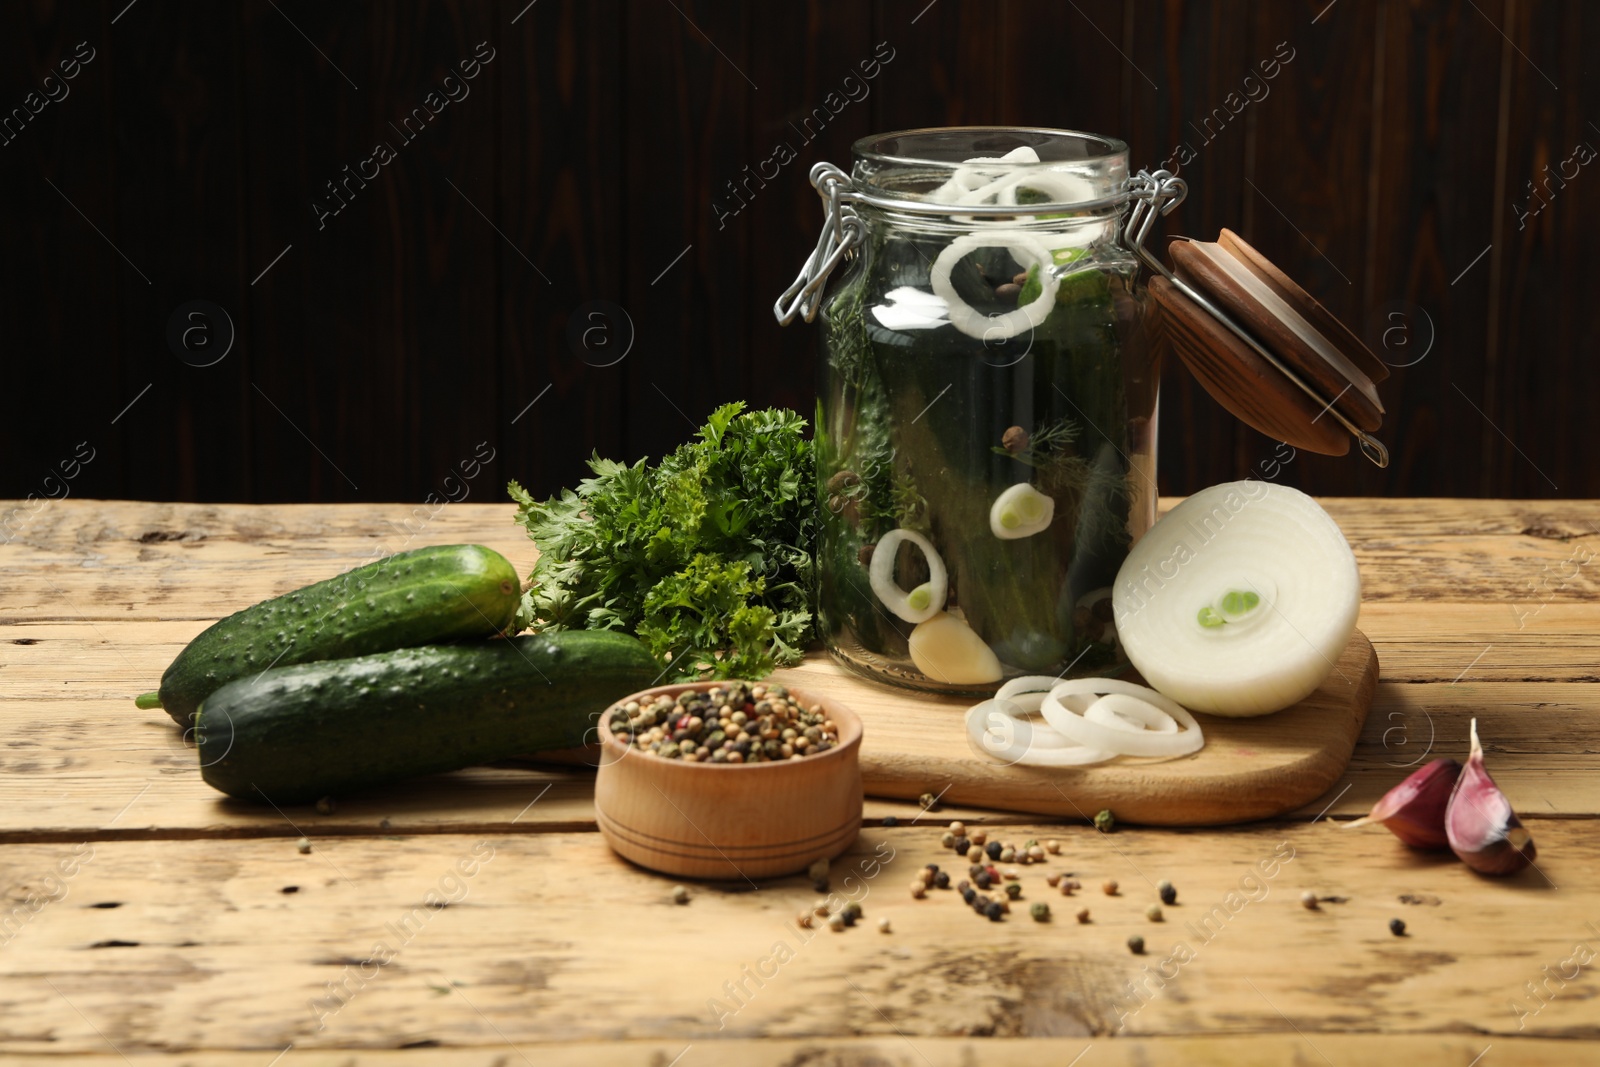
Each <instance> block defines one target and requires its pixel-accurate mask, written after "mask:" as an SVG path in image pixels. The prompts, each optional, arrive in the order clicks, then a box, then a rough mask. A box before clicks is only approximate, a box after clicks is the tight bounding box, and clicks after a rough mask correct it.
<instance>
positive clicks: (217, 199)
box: [107, 0, 254, 500]
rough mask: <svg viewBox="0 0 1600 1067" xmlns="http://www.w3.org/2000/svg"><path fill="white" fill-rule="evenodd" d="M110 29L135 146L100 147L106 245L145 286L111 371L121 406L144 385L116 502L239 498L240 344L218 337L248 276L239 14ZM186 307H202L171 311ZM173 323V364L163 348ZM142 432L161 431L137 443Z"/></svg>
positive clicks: (119, 99)
mask: <svg viewBox="0 0 1600 1067" xmlns="http://www.w3.org/2000/svg"><path fill="white" fill-rule="evenodd" d="M113 32H114V34H115V36H114V38H113V39H112V40H110V41H108V43H107V50H108V51H114V56H115V58H114V59H113V61H112V62H111V63H110V64H108V66H109V68H110V70H109V71H108V73H110V74H111V76H112V78H111V80H112V92H113V94H114V96H115V101H116V102H115V105H114V106H115V108H116V112H117V113H118V114H136V115H141V116H145V119H144V121H143V122H142V123H141V128H140V130H139V135H138V136H137V137H130V138H121V137H119V138H114V139H113V140H112V142H111V145H112V155H113V159H112V163H111V168H112V170H111V172H112V173H114V174H115V175H116V180H115V183H114V184H115V190H116V194H115V195H116V197H117V232H118V238H119V240H118V243H119V244H120V245H121V246H122V249H123V251H124V252H126V253H127V255H128V256H129V257H130V258H131V259H133V260H134V262H136V263H137V264H138V265H139V270H140V271H141V272H142V274H143V275H145V276H147V277H148V278H149V279H150V282H151V284H150V285H144V284H132V285H127V286H124V287H123V288H122V308H121V317H122V319H123V321H125V322H127V323H128V324H129V326H130V327H131V329H130V337H129V341H130V342H131V344H132V346H134V350H136V351H139V352H140V353H141V355H142V356H143V355H144V353H149V355H148V356H145V357H144V358H140V359H138V360H137V361H136V362H130V364H129V365H128V366H126V367H125V368H124V371H123V377H122V384H123V387H124V388H125V389H126V390H127V395H128V396H130V397H132V396H135V395H137V394H138V392H139V391H140V390H141V389H143V388H144V387H145V386H146V385H150V392H149V395H147V396H145V397H144V398H143V399H141V400H140V401H139V405H138V407H136V408H134V409H133V410H132V411H131V412H130V413H129V414H128V415H127V416H126V419H127V421H128V423H129V430H130V434H129V437H128V441H127V444H126V446H125V447H126V449H127V456H126V460H125V462H126V464H127V470H128V478H127V485H126V490H125V491H126V492H127V494H128V495H129V496H135V497H143V498H150V499H160V498H163V497H165V498H169V499H185V500H238V499H249V498H250V496H251V494H252V490H253V485H252V483H251V474H250V465H249V460H248V457H249V456H250V445H251V430H252V426H253V422H252V417H253V414H254V413H253V412H252V409H251V400H252V399H253V396H252V394H251V390H250V386H249V379H250V369H251V362H250V359H249V358H248V357H246V356H245V354H244V353H245V350H246V349H247V347H248V345H247V344H246V343H245V341H244V338H243V336H235V337H233V338H232V339H231V348H229V347H227V346H228V345H229V343H230V341H229V338H228V334H229V332H230V331H232V332H234V333H236V334H240V335H242V332H243V331H244V330H245V329H246V325H247V323H248V321H249V319H248V311H249V290H250V279H251V277H252V276H253V274H254V271H252V270H251V269H250V257H249V255H248V245H247V243H246V240H245V230H246V228H247V225H248V223H247V220H246V217H245V214H244V212H242V211H241V210H240V204H241V201H242V199H243V192H244V185H245V175H244V173H243V170H244V147H243V145H244V142H245V141H246V139H247V138H246V132H245V123H244V116H243V114H242V113H241V112H240V109H239V107H238V101H239V59H240V56H239V54H238V52H239V50H240V49H241V48H242V47H243V42H242V40H241V36H240V12H239V10H238V9H236V8H233V7H231V6H225V5H217V4H208V3H205V2H203V0H185V2H182V3H178V4H173V5H166V6H163V7H161V8H159V9H154V8H153V9H152V10H149V11H143V12H139V13H138V14H137V15H133V14H131V13H130V15H129V16H128V18H126V19H120V20H118V23H117V25H116V27H114V29H113ZM202 42H204V43H202ZM133 281H135V282H139V281H140V280H139V279H138V278H135V279H133ZM194 301H206V302H207V303H208V304H210V305H212V307H211V308H208V309H206V310H204V311H194V310H190V311H184V310H183V309H185V308H191V309H192V307H193V302H194ZM215 309H220V310H215ZM175 315H176V316H178V317H179V321H180V323H181V324H182V325H181V326H180V327H179V338H180V341H181V342H182V343H181V345H180V347H181V348H182V350H183V351H184V352H185V353H186V355H185V356H184V357H180V356H179V355H177V354H176V353H174V352H173V351H171V350H170V347H169V345H168V343H167V339H168V338H167V335H168V326H169V322H170V321H171V318H172V317H173V316H175ZM196 316H198V317H196ZM191 331H192V332H191ZM135 338H137V340H135ZM185 338H187V339H186V340H185ZM152 357H153V358H152ZM213 361H215V362H213ZM191 363H192V364H193V365H191ZM151 426H161V427H164V429H165V432H161V433H146V432H139V431H140V430H141V429H142V428H145V427H151Z"/></svg>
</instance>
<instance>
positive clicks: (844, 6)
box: [691, 0, 917, 420]
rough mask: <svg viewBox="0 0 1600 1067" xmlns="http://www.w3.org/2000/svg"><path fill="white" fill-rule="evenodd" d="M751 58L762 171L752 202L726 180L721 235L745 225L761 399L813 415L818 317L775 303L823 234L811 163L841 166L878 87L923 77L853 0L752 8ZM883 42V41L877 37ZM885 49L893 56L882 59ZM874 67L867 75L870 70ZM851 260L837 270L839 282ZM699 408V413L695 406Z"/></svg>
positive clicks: (755, 138) (751, 163) (753, 131)
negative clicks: (795, 315)
mask: <svg viewBox="0 0 1600 1067" xmlns="http://www.w3.org/2000/svg"><path fill="white" fill-rule="evenodd" d="M750 14H751V23H750V63H751V67H752V68H753V69H754V70H759V71H761V72H762V74H763V79H762V80H763V84H765V86H766V88H765V89H764V90H763V91H762V92H759V93H753V94H751V97H750V102H749V107H750V115H749V128H750V132H749V136H748V139H747V141H746V144H745V160H744V165H747V166H748V167H749V170H748V171H746V170H744V169H743V166H741V168H740V170H739V172H738V173H737V174H736V175H734V178H735V180H736V183H738V182H743V181H746V180H748V176H749V175H751V174H753V175H755V177H756V179H757V182H756V183H752V187H751V188H752V194H751V195H750V196H749V198H748V205H749V206H748V208H745V207H741V206H740V204H739V201H738V200H736V199H733V198H731V197H730V196H729V195H728V194H727V193H726V191H725V186H722V184H721V182H719V183H718V192H717V195H716V196H715V197H714V199H715V200H716V202H717V203H718V204H719V205H720V206H721V207H722V208H723V209H725V211H726V212H727V213H726V214H719V216H718V219H717V236H718V238H719V239H721V240H726V238H727V236H728V232H729V231H743V232H744V233H745V234H748V240H747V242H746V250H747V251H746V255H747V259H746V264H747V268H748V271H749V276H750V289H751V292H750V297H749V300H748V301H747V303H746V305H745V310H744V314H745V315H746V316H747V317H748V327H747V329H748V332H747V337H748V340H747V342H746V350H747V351H749V352H752V353H759V356H758V357H757V358H758V359H759V360H760V372H759V373H758V374H756V375H754V376H753V378H752V380H751V393H750V396H749V400H750V403H751V405H752V406H753V407H772V406H780V407H787V408H792V409H794V410H795V411H798V412H799V413H800V414H801V415H802V416H804V417H805V418H806V419H807V420H810V419H811V418H813V412H814V411H815V410H816V397H817V369H818V359H819V354H820V352H821V336H820V334H821V330H820V325H813V324H807V323H805V322H804V321H803V320H802V321H797V322H794V323H791V324H790V325H789V326H787V327H783V328H780V327H779V326H778V324H777V323H776V322H775V321H774V320H773V318H772V315H771V313H770V312H769V311H768V310H767V309H768V308H770V307H771V306H772V303H773V301H775V300H777V298H778V294H779V293H781V292H783V291H784V290H785V289H786V288H788V286H789V283H790V282H791V281H793V280H794V277H795V274H796V273H797V272H798V271H799V270H800V266H801V264H803V263H804V262H805V260H806V257H807V256H809V255H810V254H811V250H812V248H813V247H814V246H815V245H816V242H817V234H818V233H819V232H821V229H822V219H823V210H822V201H821V200H820V199H818V197H817V194H816V190H814V189H813V188H812V187H811V182H810V172H811V168H812V166H813V165H815V164H816V163H818V162H821V161H824V160H826V161H827V162H830V163H833V164H834V165H835V166H837V167H840V168H841V169H843V170H845V171H849V170H850V166H851V158H852V157H851V145H852V144H854V142H855V141H856V140H857V139H858V138H861V137H866V136H867V135H869V134H872V133H875V132H877V130H876V128H875V127H874V125H873V115H872V109H873V106H874V104H873V98H874V96H875V95H876V94H877V93H879V92H881V91H882V86H884V85H885V84H887V83H889V82H891V81H895V80H901V79H915V78H916V77H917V71H915V70H914V69H911V68H909V67H907V66H905V65H904V64H900V63H899V62H898V61H899V59H900V56H899V55H898V53H896V52H894V51H893V49H894V45H893V44H890V43H889V42H887V41H886V40H884V39H883V38H874V37H873V36H872V25H871V23H872V8H871V6H870V5H867V4H861V3H852V2H850V0H810V2H808V3H806V4H803V5H802V4H766V5H760V6H757V7H753V8H752V9H751V13H750ZM880 46H884V47H880ZM875 53H880V54H881V55H890V56H893V57H894V58H891V59H890V61H889V62H888V63H887V64H885V63H883V62H882V59H881V58H880V54H875ZM869 74H870V75H871V76H870V77H868V75H869ZM842 276H843V271H840V272H839V273H836V274H835V275H834V276H833V284H832V288H835V289H836V288H837V285H838V281H839V279H840V278H841V277H842ZM691 414H693V413H692V412H691Z"/></svg>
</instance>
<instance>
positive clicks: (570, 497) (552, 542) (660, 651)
mask: <svg viewBox="0 0 1600 1067" xmlns="http://www.w3.org/2000/svg"><path fill="white" fill-rule="evenodd" d="M805 428H806V421H805V420H804V419H802V418H801V417H800V416H799V415H797V414H795V413H794V412H793V411H788V410H785V409H781V408H773V409H770V410H767V411H751V412H745V411H744V404H742V403H733V404H726V405H724V406H722V407H720V408H718V409H717V410H716V411H715V412H714V413H712V415H711V418H710V420H709V421H708V422H707V423H706V425H705V426H703V427H702V428H701V429H700V432H699V436H698V440H695V441H691V442H689V443H688V444H685V445H681V446H679V448H678V449H677V450H676V451H675V452H673V453H672V454H671V455H669V456H667V457H666V458H664V459H663V460H662V461H661V462H660V464H658V465H657V466H655V467H654V468H652V467H650V466H648V465H647V462H646V461H645V460H640V461H639V462H638V463H636V464H634V465H633V466H631V467H630V466H627V465H625V464H622V463H616V462H613V461H611V460H605V459H601V458H600V457H599V456H598V455H596V456H595V457H594V458H593V459H591V460H590V461H589V468H590V469H591V470H592V471H594V477H593V478H585V479H584V480H583V481H582V482H580V483H579V484H578V488H577V489H576V490H572V489H567V490H563V491H562V493H561V494H560V496H557V497H552V498H551V499H549V500H547V501H544V502H543V503H540V502H538V501H536V500H534V499H533V498H532V497H531V496H529V495H528V493H527V492H526V491H525V490H524V489H523V488H522V486H520V485H518V484H517V483H516V482H512V483H511V484H510V485H509V487H508V489H509V492H510V494H511V498H512V499H513V500H514V501H516V502H517V504H518V509H517V521H518V522H519V523H520V524H521V525H523V526H524V527H526V528H527V530H528V534H529V536H531V537H532V538H533V540H534V543H535V544H537V545H538V546H539V561H538V563H536V564H535V565H534V568H533V574H532V575H531V576H530V577H531V583H532V584H531V588H530V589H529V590H528V591H527V592H526V593H524V594H523V596H522V608H521V611H520V612H519V614H518V623H519V625H520V626H528V627H532V628H533V629H535V630H576V629H590V630H622V631H625V632H629V633H636V634H637V635H638V636H639V638H640V640H642V641H644V643H645V644H646V645H647V646H648V647H649V648H650V650H651V652H652V653H654V654H655V655H656V656H658V657H659V658H660V659H661V662H662V663H663V664H664V665H665V666H666V668H667V670H668V671H670V672H671V674H672V676H673V677H676V678H691V677H701V676H704V675H707V674H709V675H710V676H712V677H716V678H735V677H738V678H760V677H762V676H764V675H766V674H767V673H769V672H770V671H771V670H772V668H773V667H774V666H786V665H790V664H793V663H796V662H798V661H799V659H800V656H801V654H802V653H803V652H804V650H805V647H806V645H807V644H809V643H810V641H811V637H812V618H813V616H812V610H811V601H812V587H813V583H812V559H811V550H812V542H813V538H814V536H815V535H814V526H815V522H816V519H815V516H814V514H813V512H814V510H815V504H814V501H815V491H816V490H815V467H814V466H813V460H812V454H811V442H810V441H809V440H808V439H807V438H806V437H805V436H804V432H805Z"/></svg>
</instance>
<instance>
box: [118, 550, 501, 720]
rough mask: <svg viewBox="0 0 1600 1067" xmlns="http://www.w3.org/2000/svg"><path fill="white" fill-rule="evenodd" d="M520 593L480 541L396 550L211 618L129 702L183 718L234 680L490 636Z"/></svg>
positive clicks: (188, 717)
mask: <svg viewBox="0 0 1600 1067" xmlns="http://www.w3.org/2000/svg"><path fill="white" fill-rule="evenodd" d="M520 599H521V583H520V581H519V580H518V578H517V571H516V568H514V567H513V566H512V565H511V563H510V562H509V561H508V560H507V559H506V558H505V557H504V556H502V555H501V554H500V553H498V552H495V551H494V550H492V549H488V548H484V547H483V546H482V545H440V546H437V547H434V548H419V549H414V550H412V551H410V552H397V553H395V554H394V555H392V556H386V557H385V558H383V559H380V560H377V561H376V562H373V563H368V564H367V565H365V566H362V567H357V568H355V569H354V570H350V571H346V572H345V573H343V574H341V575H339V576H338V577H336V578H329V579H327V580H326V581H321V582H317V583H316V584H315V585H308V586H306V587H305V588H303V589H299V590H296V591H295V592H293V593H285V594H284V595H283V596H280V597H274V598H273V599H271V600H264V601H262V602H261V603H259V604H256V605H254V606H253V607H248V608H245V609H244V610H243V611H240V612H236V613H234V614H232V615H229V616H228V617H227V618H225V619H222V620H220V621H218V622H216V623H213V624H212V625H211V626H210V627H209V628H207V629H206V630H204V631H203V632H202V633H201V634H200V636H198V637H196V638H195V639H194V640H193V641H190V642H189V644H188V646H187V647H186V648H184V650H183V651H182V652H180V653H178V658H177V659H175V660H173V661H172V665H171V666H170V667H168V668H167V670H166V673H164V674H163V675H162V676H161V689H160V690H159V692H158V693H156V694H151V693H146V694H145V695H144V696H141V697H139V698H138V700H137V701H136V702H135V703H137V704H138V706H139V707H141V708H149V707H161V708H164V709H166V712H167V714H168V715H171V716H172V717H173V719H175V720H177V722H178V724H179V725H180V726H188V725H189V723H190V720H191V719H192V718H193V716H194V712H195V709H196V708H198V707H199V706H200V702H201V701H202V700H204V699H205V698H206V697H207V696H209V695H210V694H212V693H214V692H216V691H217V690H218V689H220V688H222V686H224V685H226V684H227V683H228V682H231V681H233V680H234V679H236V678H244V677H246V676H251V677H253V676H256V675H260V674H261V673H262V672H264V671H266V670H267V669H268V668H273V669H276V668H281V667H288V666H291V665H293V664H296V663H314V662H317V661H320V660H330V659H342V658H345V657H348V656H364V655H367V654H368V653H372V652H387V651H389V650H391V649H396V648H405V647H408V646H411V645H425V644H435V643H438V642H442V641H455V640H458V639H461V638H471V637H492V636H494V635H495V634H498V633H501V632H503V631H505V630H507V629H509V628H510V627H511V626H512V625H513V620H514V619H515V618H516V613H517V604H518V602H519V600H520Z"/></svg>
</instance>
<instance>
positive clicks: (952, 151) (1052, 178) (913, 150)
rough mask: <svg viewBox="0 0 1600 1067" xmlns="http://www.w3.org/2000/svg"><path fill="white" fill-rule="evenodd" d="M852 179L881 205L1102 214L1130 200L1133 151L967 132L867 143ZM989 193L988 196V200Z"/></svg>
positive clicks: (1077, 135)
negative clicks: (1028, 206)
mask: <svg viewBox="0 0 1600 1067" xmlns="http://www.w3.org/2000/svg"><path fill="white" fill-rule="evenodd" d="M854 154H855V161H854V166H853V168H852V178H853V180H854V184H855V186H856V189H857V191H858V192H859V193H861V194H863V197H864V199H866V200H867V202H869V203H871V202H873V201H874V200H877V201H883V202H884V203H882V204H881V205H880V206H890V202H892V203H893V206H899V207H905V208H909V209H912V210H916V208H915V207H913V205H917V204H927V205H929V206H932V205H935V204H938V205H945V204H952V203H963V204H980V203H985V202H988V203H993V202H995V200H996V197H997V194H1002V193H1003V191H1004V190H1015V189H1016V188H1017V187H1019V186H1020V187H1022V188H1023V190H1024V191H1025V192H1026V193H1028V194H1029V195H1028V196H1027V197H1026V198H1025V199H1019V198H1018V197H1017V196H1016V195H1015V192H1012V193H1009V194H1004V195H1000V196H999V200H1000V202H1001V203H1012V204H1016V203H1019V202H1030V203H1032V204H1034V205H1035V206H1037V205H1038V204H1041V203H1042V204H1048V205H1049V206H1052V207H1060V208H1063V209H1067V210H1073V209H1078V210H1085V209H1097V208H1104V207H1108V206H1112V205H1113V204H1117V203H1120V202H1121V201H1122V200H1123V199H1124V198H1125V193H1126V186H1127V178H1128V146H1127V144H1126V143H1125V142H1123V141H1120V140H1117V139H1116V138H1114V137H1104V136H1101V135H1099V134H1093V133H1083V132H1080V131H1077V130H1054V129H1045V128H1037V127H1020V126H968V127H947V128H933V129H922V130H900V131H897V132H894V133H884V134H875V135H873V136H871V137H863V138H862V139H861V140H859V141H857V142H856V143H855V146H854ZM986 193H987V195H986Z"/></svg>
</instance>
